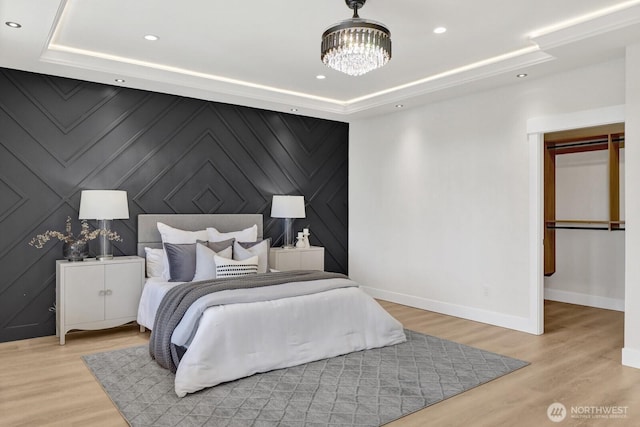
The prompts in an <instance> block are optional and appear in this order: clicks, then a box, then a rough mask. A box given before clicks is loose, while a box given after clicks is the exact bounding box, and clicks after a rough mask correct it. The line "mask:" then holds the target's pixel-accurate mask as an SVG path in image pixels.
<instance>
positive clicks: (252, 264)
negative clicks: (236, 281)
mask: <svg viewBox="0 0 640 427" xmlns="http://www.w3.org/2000/svg"><path fill="white" fill-rule="evenodd" d="M214 261H215V263H216V279H223V278H229V277H241V276H250V275H253V274H258V257H257V256H252V257H251V258H247V259H244V260H242V261H236V260H233V259H229V258H224V257H221V256H219V255H216V256H215V257H214Z"/></svg>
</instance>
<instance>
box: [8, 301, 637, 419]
mask: <svg viewBox="0 0 640 427" xmlns="http://www.w3.org/2000/svg"><path fill="white" fill-rule="evenodd" d="M381 304H382V305H383V307H385V308H386V309H387V310H388V311H389V312H390V313H391V314H392V315H393V316H395V317H396V318H397V319H398V320H400V321H401V322H402V323H403V324H404V325H405V327H407V328H409V329H413V330H415V331H419V332H423V333H427V334H430V335H434V336H438V337H441V338H445V339H449V340H452V341H457V342H460V343H463V344H467V345H471V346H474V347H478V348H482V349H485V350H489V351H493V352H496V353H501V354H505V355H508V356H512V357H516V358H519V359H523V360H527V361H529V362H531V365H530V366H528V367H526V368H523V369H521V370H519V371H516V372H514V373H512V374H509V375H507V376H504V377H502V378H499V379H497V380H494V381H492V382H490V383H488V384H485V385H483V386H480V387H477V388H475V389H473V390H470V391H468V392H465V393H462V394H460V395H458V396H455V397H453V398H450V399H447V400H445V401H443V402H440V403H438V404H436V405H433V406H431V407H428V408H426V409H424V410H422V411H419V412H417V413H415V414H412V415H409V416H407V417H405V418H403V419H401V420H399V421H396V422H395V423H393V424H392V426H393V427H398V426H403V427H404V426H420V427H422V426H426V425H429V426H536V427H537V426H551V425H558V426H574V425H584V426H601V425H602V426H620V427H622V426H640V370H636V369H633V368H628V367H623V366H622V365H621V364H620V354H621V348H622V346H623V313H620V312H615V311H608V310H600V309H595V308H588V307H581V306H576V305H570V304H562V303H556V302H547V303H546V304H545V312H546V315H545V323H546V328H545V329H546V332H545V334H544V335H542V336H534V335H529V334H526V333H521V332H515V331H511V330H507V329H503V328H499V327H494V326H488V325H485V324H481V323H475V322H471V321H468V320H462V319H458V318H455V317H449V316H444V315H440V314H435V313H431V312H426V311H422V310H417V309H413V308H409V307H405V306H401V305H397V304H393V303H388V302H384V301H381ZM147 340H148V333H140V332H138V330H137V328H136V327H134V326H126V327H121V328H115V329H111V330H108V331H99V332H77V333H72V334H70V335H68V336H67V344H66V345H64V346H59V345H58V341H57V339H56V338H55V337H44V338H35V339H30V340H24V341H15V342H9V343H2V344H0V366H1V368H0V426H3V427H4V426H38V427H39V426H83V427H84V426H118V427H121V426H126V425H127V423H126V422H125V421H124V419H123V418H122V417H121V416H120V414H119V413H118V411H117V410H116V409H115V407H114V406H113V404H112V403H111V401H110V400H109V398H108V397H107V395H106V394H105V393H104V392H103V390H102V388H101V387H100V385H99V384H98V383H97V382H96V380H95V379H94V378H93V376H92V375H91V373H90V372H89V371H88V369H87V368H86V367H85V365H84V363H83V362H82V360H81V359H80V356H81V355H84V354H91V353H98V352H102V351H107V350H114V349H118V348H123V347H129V346H133V345H140V344H145V343H146V342H147ZM553 402H560V403H562V404H564V405H565V406H566V407H567V408H568V409H569V408H570V407H571V406H610V405H611V406H628V408H629V409H628V412H627V418H626V419H616V420H602V419H596V420H594V419H582V420H577V419H569V418H567V419H565V421H563V422H562V423H558V424H556V423H552V422H551V421H549V419H548V418H547V415H546V413H547V412H546V411H547V407H548V406H549V405H550V404H551V403H553ZM569 410H570V409H569Z"/></svg>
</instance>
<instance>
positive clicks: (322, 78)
mask: <svg viewBox="0 0 640 427" xmlns="http://www.w3.org/2000/svg"><path fill="white" fill-rule="evenodd" d="M326 78H327V76H325V75H323V74H318V75H317V76H316V79H318V80H324V79H326Z"/></svg>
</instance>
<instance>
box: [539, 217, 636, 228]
mask: <svg viewBox="0 0 640 427" xmlns="http://www.w3.org/2000/svg"><path fill="white" fill-rule="evenodd" d="M624 224H625V222H624V221H607V220H597V219H556V220H555V221H545V226H546V228H547V229H549V230H608V231H624ZM599 225H600V226H602V225H606V227H598V226H599ZM621 226H622V227H621Z"/></svg>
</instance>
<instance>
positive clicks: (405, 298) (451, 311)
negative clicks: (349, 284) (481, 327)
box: [361, 286, 537, 334]
mask: <svg viewBox="0 0 640 427" xmlns="http://www.w3.org/2000/svg"><path fill="white" fill-rule="evenodd" d="M361 288H362V290H364V291H365V292H366V293H368V294H369V295H371V296H372V297H374V298H378V299H382V300H385V301H390V302H395V303H397V304H402V305H407V306H409V307H415V308H420V309H422V310H428V311H433V312H436V313H441V314H446V315H448V316H454V317H460V318H462V319H467V320H473V321H475V322H481V323H487V324H489V325H494V326H500V327H503V328H507V329H514V330H516V331H522V332H527V333H530V334H536V331H537V328H536V326H535V322H532V320H531V319H529V318H528V317H518V316H512V315H508V314H503V313H498V312H495V311H488V310H482V309H479V308H474V307H467V306H462V305H457V304H450V303H446V302H442V301H435V300H430V299H427V298H421V297H416V296H413V295H406V294H400V293H397V292H391V291H385V290H381V289H376V288H370V287H367V286H361Z"/></svg>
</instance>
